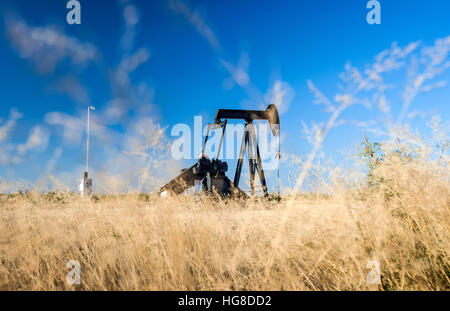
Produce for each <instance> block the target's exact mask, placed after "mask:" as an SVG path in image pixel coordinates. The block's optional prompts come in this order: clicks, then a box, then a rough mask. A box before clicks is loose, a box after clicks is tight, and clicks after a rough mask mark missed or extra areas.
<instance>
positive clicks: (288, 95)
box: [168, 0, 295, 113]
mask: <svg viewBox="0 0 450 311" xmlns="http://www.w3.org/2000/svg"><path fill="white" fill-rule="evenodd" d="M168 3H169V7H170V9H171V10H172V11H173V12H174V13H181V14H182V15H183V16H184V18H186V19H187V20H188V21H189V22H190V23H191V24H192V25H193V26H194V28H195V29H196V30H197V31H198V32H199V33H200V34H201V35H202V36H203V37H204V38H205V39H206V40H207V41H208V43H209V45H210V47H211V48H212V49H213V50H214V51H215V52H216V54H217V56H218V59H219V61H220V63H221V64H222V66H223V68H224V69H225V70H226V71H227V72H228V74H229V75H230V76H229V77H228V78H226V79H225V80H224V82H223V87H224V88H225V89H226V90H230V89H232V88H233V87H234V86H235V85H238V86H239V87H241V88H242V89H243V90H244V92H245V93H246V95H247V96H248V98H249V99H246V100H243V101H242V103H243V104H244V105H245V106H253V107H255V106H256V107H261V105H262V104H264V103H267V102H269V103H274V104H275V105H277V107H278V108H279V110H280V113H285V112H286V111H287V109H288V106H289V103H290V102H291V101H292V99H293V96H294V95H295V93H294V92H293V89H292V87H291V86H290V85H289V84H288V83H287V82H282V81H280V80H277V81H275V83H274V84H273V86H272V87H271V88H270V89H269V90H268V91H267V92H266V94H265V95H264V93H263V92H261V91H260V90H259V89H258V88H257V87H256V86H255V85H254V84H253V83H252V81H251V78H250V75H249V72H248V71H249V62H250V59H249V55H248V53H245V52H243V53H241V55H240V57H239V60H238V62H237V63H235V62H232V61H230V60H228V59H227V58H225V57H224V56H223V55H224V52H223V48H222V45H221V44H220V42H219V40H218V38H217V36H216V35H215V33H214V32H213V30H212V28H211V27H210V26H209V25H208V24H207V23H206V22H205V20H204V19H203V18H202V17H201V16H200V14H199V13H198V12H197V11H196V10H194V9H192V8H191V7H189V6H188V5H187V4H186V3H185V2H183V1H181V0H168ZM269 97H270V98H269ZM268 98H269V99H268Z"/></svg>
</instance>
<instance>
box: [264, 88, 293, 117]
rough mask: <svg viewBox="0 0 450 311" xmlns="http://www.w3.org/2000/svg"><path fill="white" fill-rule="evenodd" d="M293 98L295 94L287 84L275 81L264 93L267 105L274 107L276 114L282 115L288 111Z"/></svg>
mask: <svg viewBox="0 0 450 311" xmlns="http://www.w3.org/2000/svg"><path fill="white" fill-rule="evenodd" d="M294 96H295V92H294V90H293V89H292V87H291V86H290V85H289V83H287V82H284V81H281V80H277V81H275V83H274V84H273V87H272V88H270V89H269V91H268V92H267V93H266V96H265V99H266V102H268V103H269V104H274V105H276V106H277V108H278V112H279V113H280V114H282V113H285V112H287V111H288V109H289V105H290V104H291V102H292V100H293V99H294Z"/></svg>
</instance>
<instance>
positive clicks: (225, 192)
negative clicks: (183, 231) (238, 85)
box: [159, 104, 280, 197]
mask: <svg viewBox="0 0 450 311" xmlns="http://www.w3.org/2000/svg"><path fill="white" fill-rule="evenodd" d="M231 119H235V120H244V121H245V129H244V135H243V138H242V143H241V148H240V151H239V158H238V162H237V166H236V172H235V174H234V180H233V181H231V180H230V179H229V178H228V177H227V176H226V175H225V173H226V172H227V170H228V164H227V163H226V162H224V161H221V160H219V155H220V150H221V148H222V145H223V137H224V134H225V128H226V126H227V121H228V120H231ZM254 120H267V121H268V122H269V125H270V128H271V130H272V134H273V135H274V136H279V135H280V118H279V114H278V110H277V107H276V106H275V105H273V104H271V105H269V106H268V107H267V109H266V110H238V109H218V110H217V111H216V115H215V117H214V123H210V124H208V129H207V134H206V137H205V140H204V142H203V148H202V153H201V156H200V158H199V159H198V161H197V163H195V164H194V165H192V166H191V167H189V168H186V169H183V170H182V172H181V173H180V175H178V176H177V177H175V178H174V179H172V180H171V181H169V182H168V183H167V184H165V185H164V186H163V187H161V188H160V190H159V194H161V195H163V194H164V195H165V194H167V193H171V194H181V193H183V192H184V191H186V190H187V189H189V188H191V187H193V186H194V185H195V184H196V182H197V183H199V182H200V183H201V186H202V191H204V192H207V193H212V192H216V193H218V194H219V195H221V196H223V197H229V196H233V197H245V196H246V194H245V193H244V192H243V191H242V190H241V189H240V188H239V182H240V178H241V172H242V167H243V165H244V156H245V153H246V152H247V154H248V156H247V158H248V165H249V172H250V188H251V194H252V195H254V194H255V177H256V174H257V175H258V177H259V180H260V182H261V187H262V190H263V193H264V196H266V197H267V196H268V190H267V184H266V178H265V175H264V169H263V166H262V161H261V156H260V152H259V146H258V141H257V137H256V132H255V127H254V124H253V121H254ZM217 129H222V133H221V138H220V144H219V147H218V151H217V156H216V158H214V159H212V160H210V159H209V158H207V157H206V156H205V148H206V143H207V141H208V138H209V134H210V131H211V130H217ZM277 156H279V155H277Z"/></svg>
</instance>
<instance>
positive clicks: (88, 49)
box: [5, 16, 98, 73]
mask: <svg viewBox="0 0 450 311" xmlns="http://www.w3.org/2000/svg"><path fill="white" fill-rule="evenodd" d="M5 26H6V33H7V36H8V38H9V40H10V42H11V45H12V47H13V48H14V49H16V50H17V52H18V53H19V55H20V57H22V58H26V59H29V60H31V61H32V62H33V63H34V65H35V66H36V68H37V69H38V70H39V71H40V72H43V73H52V72H53V71H54V69H55V67H56V66H57V64H58V63H59V62H60V61H61V60H63V59H69V60H70V61H71V63H72V64H73V65H86V64H87V63H89V62H91V61H93V60H94V59H95V58H96V57H97V54H98V53H97V49H96V48H95V46H93V45H92V44H90V43H85V42H81V41H79V40H78V39H76V38H74V37H70V36H68V35H66V34H64V33H63V32H62V31H60V30H58V29H56V28H55V27H51V26H44V27H33V26H29V25H28V24H27V23H26V22H24V21H23V20H21V19H18V18H14V17H11V16H9V17H7V18H6V21H5Z"/></svg>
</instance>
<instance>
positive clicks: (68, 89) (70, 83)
mask: <svg viewBox="0 0 450 311" xmlns="http://www.w3.org/2000/svg"><path fill="white" fill-rule="evenodd" d="M49 89H50V90H55V91H57V92H59V93H61V94H67V95H68V96H69V97H70V98H71V99H72V100H73V101H74V102H76V103H81V104H89V103H90V102H91V100H90V98H89V95H88V93H87V91H86V89H85V87H84V85H82V84H81V83H80V81H79V80H78V79H77V78H75V77H73V76H66V77H62V78H60V79H58V80H56V81H55V82H53V83H52V84H51V85H50V86H49Z"/></svg>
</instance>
